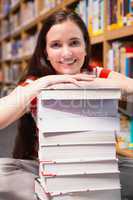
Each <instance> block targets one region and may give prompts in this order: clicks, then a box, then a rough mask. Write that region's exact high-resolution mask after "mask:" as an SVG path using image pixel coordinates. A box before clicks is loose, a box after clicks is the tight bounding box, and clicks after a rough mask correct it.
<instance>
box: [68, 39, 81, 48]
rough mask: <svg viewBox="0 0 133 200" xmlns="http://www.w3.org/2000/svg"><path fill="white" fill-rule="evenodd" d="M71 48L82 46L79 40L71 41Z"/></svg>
mask: <svg viewBox="0 0 133 200" xmlns="http://www.w3.org/2000/svg"><path fill="white" fill-rule="evenodd" d="M70 46H73V47H74V46H80V41H78V40H73V41H71V42H70Z"/></svg>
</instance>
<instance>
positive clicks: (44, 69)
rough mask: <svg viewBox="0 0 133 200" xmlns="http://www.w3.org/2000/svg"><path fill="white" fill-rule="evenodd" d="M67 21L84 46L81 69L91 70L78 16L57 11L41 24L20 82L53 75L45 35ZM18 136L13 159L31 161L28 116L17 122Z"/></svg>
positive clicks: (85, 35)
mask: <svg viewBox="0 0 133 200" xmlns="http://www.w3.org/2000/svg"><path fill="white" fill-rule="evenodd" d="M67 20H71V21H73V22H74V23H75V24H77V26H78V27H79V28H80V30H81V32H82V34H83V38H84V41H85V45H86V56H85V60H84V64H83V66H82V69H87V70H91V69H90V68H89V66H88V64H89V58H90V39H89V35H88V30H87V27H86V25H85V24H84V22H83V21H82V19H81V18H80V16H79V15H78V14H76V13H75V12H73V11H72V10H66V9H65V10H64V9H63V10H59V11H57V12H55V13H53V14H52V15H50V16H48V17H47V18H46V20H45V21H44V23H43V27H42V29H41V31H40V33H39V36H38V40H37V45H36V48H35V51H34V53H33V55H32V57H31V59H30V62H29V64H28V68H27V71H26V72H25V74H24V76H23V78H22V80H21V81H24V80H25V79H26V78H27V77H28V76H35V77H37V78H38V77H42V76H45V75H51V74H55V73H56V72H55V71H54V69H53V68H52V66H51V64H50V62H49V61H48V60H47V52H46V35H47V33H48V31H49V30H50V28H51V27H52V26H53V25H55V24H60V23H63V22H65V21H67ZM18 130H19V131H18V135H17V138H16V143H15V148H14V151H13V157H14V158H21V159H32V158H33V152H34V145H35V143H36V140H37V139H36V136H35V132H36V125H35V122H34V120H33V119H32V117H31V115H30V114H25V115H24V116H23V117H22V118H21V119H20V121H19V127H18Z"/></svg>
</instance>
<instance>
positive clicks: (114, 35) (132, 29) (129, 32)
mask: <svg viewBox="0 0 133 200" xmlns="http://www.w3.org/2000/svg"><path fill="white" fill-rule="evenodd" d="M79 1H80V0H64V1H63V2H62V3H60V4H59V5H57V6H56V7H55V8H52V9H50V10H47V9H46V10H45V9H44V10H39V6H38V4H39V3H40V0H36V2H37V4H36V5H37V6H38V9H37V10H38V13H39V12H40V15H39V16H36V17H35V18H34V19H33V20H31V21H29V22H27V23H26V24H23V25H21V26H20V27H18V28H17V29H16V30H14V31H13V32H11V33H8V34H6V35H4V36H3V37H2V38H1V39H0V43H2V42H3V41H5V40H7V39H9V40H12V39H14V38H16V37H19V38H20V39H22V37H23V35H24V34H25V33H27V31H29V30H31V29H32V28H34V27H35V28H36V27H37V30H39V28H38V27H39V24H42V21H43V20H45V18H46V17H47V16H49V15H50V14H52V13H53V12H55V11H57V10H59V9H61V8H65V7H68V6H69V5H71V4H73V3H76V2H79ZM25 2H26V1H25V0H20V1H18V2H17V3H16V4H15V5H13V6H12V7H11V8H10V11H9V12H8V13H7V14H5V15H1V16H0V20H2V19H3V18H5V17H7V16H10V15H12V13H13V12H16V10H17V9H18V10H17V11H19V12H20V11H21V8H22V5H23V4H24V3H25ZM42 2H43V1H42ZM105 4H106V1H105ZM40 5H41V4H40ZM106 7H107V5H105V8H104V11H105V17H107V15H108V13H107V8H106ZM129 36H133V25H132V26H124V27H121V28H119V29H116V30H111V31H109V30H107V20H105V28H104V33H103V34H100V35H98V36H91V37H90V40H91V44H92V45H95V44H101V43H102V44H103V64H104V66H106V64H107V58H106V57H107V54H106V52H107V51H108V49H109V48H110V47H109V44H110V41H113V40H117V39H123V38H125V37H129ZM21 59H22V60H24V57H22V58H19V59H17V60H21ZM27 59H28V57H27ZM12 61H13V60H12ZM2 62H5V61H2Z"/></svg>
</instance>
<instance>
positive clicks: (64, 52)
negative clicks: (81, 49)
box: [62, 46, 72, 58]
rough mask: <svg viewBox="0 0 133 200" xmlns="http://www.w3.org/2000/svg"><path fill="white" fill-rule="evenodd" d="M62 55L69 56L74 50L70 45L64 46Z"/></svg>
mask: <svg viewBox="0 0 133 200" xmlns="http://www.w3.org/2000/svg"><path fill="white" fill-rule="evenodd" d="M62 55H63V56H64V58H67V57H68V58H69V57H70V56H71V55H72V51H71V49H70V48H69V47H68V46H64V47H63V49H62Z"/></svg>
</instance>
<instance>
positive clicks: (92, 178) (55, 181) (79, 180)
mask: <svg viewBox="0 0 133 200" xmlns="http://www.w3.org/2000/svg"><path fill="white" fill-rule="evenodd" d="M40 178H41V183H42V185H45V190H46V192H48V193H54V192H55V193H56V192H72V191H80V190H94V189H95V190H97V189H99V190H100V189H104V188H106V187H107V188H112V187H115V188H120V181H119V173H108V174H106V173H103V174H102V173H100V174H83V175H82V174H80V175H66V176H54V177H52V176H44V177H42V176H41V177H40Z"/></svg>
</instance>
